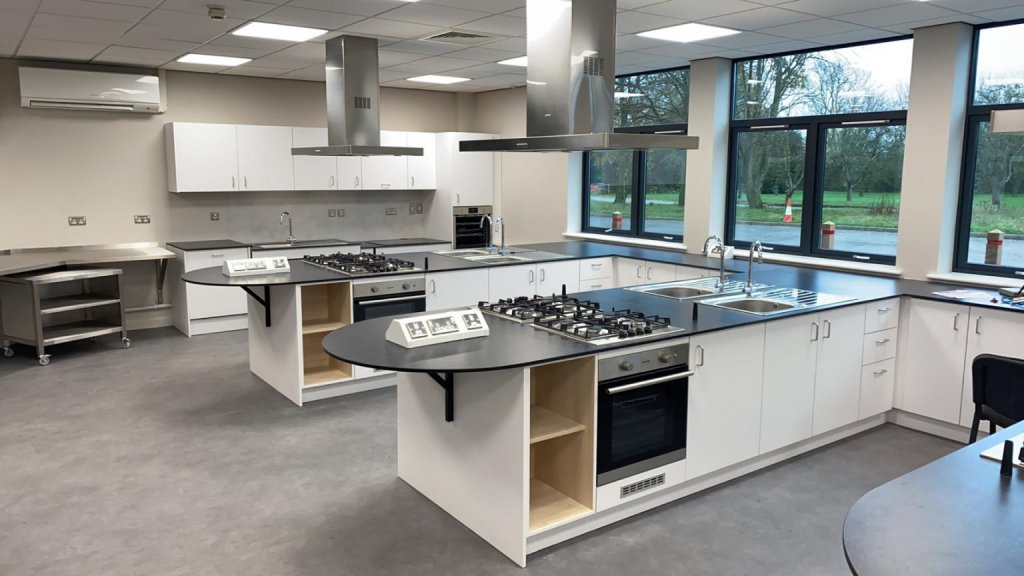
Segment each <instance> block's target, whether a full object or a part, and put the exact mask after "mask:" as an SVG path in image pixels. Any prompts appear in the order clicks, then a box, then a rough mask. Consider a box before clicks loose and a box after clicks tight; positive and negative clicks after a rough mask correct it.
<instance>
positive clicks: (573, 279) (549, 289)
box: [537, 260, 580, 295]
mask: <svg viewBox="0 0 1024 576" xmlns="http://www.w3.org/2000/svg"><path fill="white" fill-rule="evenodd" d="M562 285H565V291H566V293H567V294H575V293H576V292H579V291H580V264H579V261H578V260H569V261H563V262H545V263H543V264H537V293H538V294H544V295H547V294H561V293H562Z"/></svg>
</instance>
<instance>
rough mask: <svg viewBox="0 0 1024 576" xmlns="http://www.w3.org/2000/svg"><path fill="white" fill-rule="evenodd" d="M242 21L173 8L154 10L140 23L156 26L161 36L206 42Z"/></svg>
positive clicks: (169, 38)
mask: <svg viewBox="0 0 1024 576" xmlns="http://www.w3.org/2000/svg"><path fill="white" fill-rule="evenodd" d="M242 22H243V21H242V20H238V19H235V18H231V17H228V18H226V19H224V20H210V19H209V18H208V17H207V16H206V15H205V14H193V13H188V12H175V11H173V10H154V11H153V12H150V13H149V15H148V16H146V17H145V18H143V19H142V24H150V25H152V26H156V28H157V30H159V34H160V37H161V38H166V39H168V40H183V41H185V42H208V41H210V40H212V39H214V38H216V37H218V36H220V35H221V34H224V33H226V32H228V31H230V30H233V29H235V28H236V27H238V26H239V25H241V24H242Z"/></svg>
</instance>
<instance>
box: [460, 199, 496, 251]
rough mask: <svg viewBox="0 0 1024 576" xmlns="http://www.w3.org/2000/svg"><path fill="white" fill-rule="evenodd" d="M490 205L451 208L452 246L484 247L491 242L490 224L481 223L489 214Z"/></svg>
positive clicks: (462, 247) (461, 247)
mask: <svg viewBox="0 0 1024 576" xmlns="http://www.w3.org/2000/svg"><path fill="white" fill-rule="evenodd" d="M491 210H492V207H491V206H456V207H454V208H453V209H452V220H453V226H454V228H453V230H452V248H453V249H455V250H462V249H465V248H486V247H487V246H488V245H489V244H490V243H491V226H490V225H489V224H488V225H481V219H482V218H483V217H484V216H490V215H491Z"/></svg>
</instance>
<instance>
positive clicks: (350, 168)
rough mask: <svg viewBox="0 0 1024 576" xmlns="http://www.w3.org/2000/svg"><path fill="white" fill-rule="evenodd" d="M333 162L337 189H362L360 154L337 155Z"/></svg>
mask: <svg viewBox="0 0 1024 576" xmlns="http://www.w3.org/2000/svg"><path fill="white" fill-rule="evenodd" d="M335 163H336V165H337V169H338V190H362V189H363V157H362V156H338V157H337V158H336V159H335Z"/></svg>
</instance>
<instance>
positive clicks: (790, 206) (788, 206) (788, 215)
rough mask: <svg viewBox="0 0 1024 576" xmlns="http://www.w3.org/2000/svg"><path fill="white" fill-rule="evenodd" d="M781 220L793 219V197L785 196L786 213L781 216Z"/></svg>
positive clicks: (790, 220) (789, 220)
mask: <svg viewBox="0 0 1024 576" xmlns="http://www.w3.org/2000/svg"><path fill="white" fill-rule="evenodd" d="M782 221H783V222H792V221H793V199H792V198H786V215H785V216H783V217H782Z"/></svg>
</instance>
